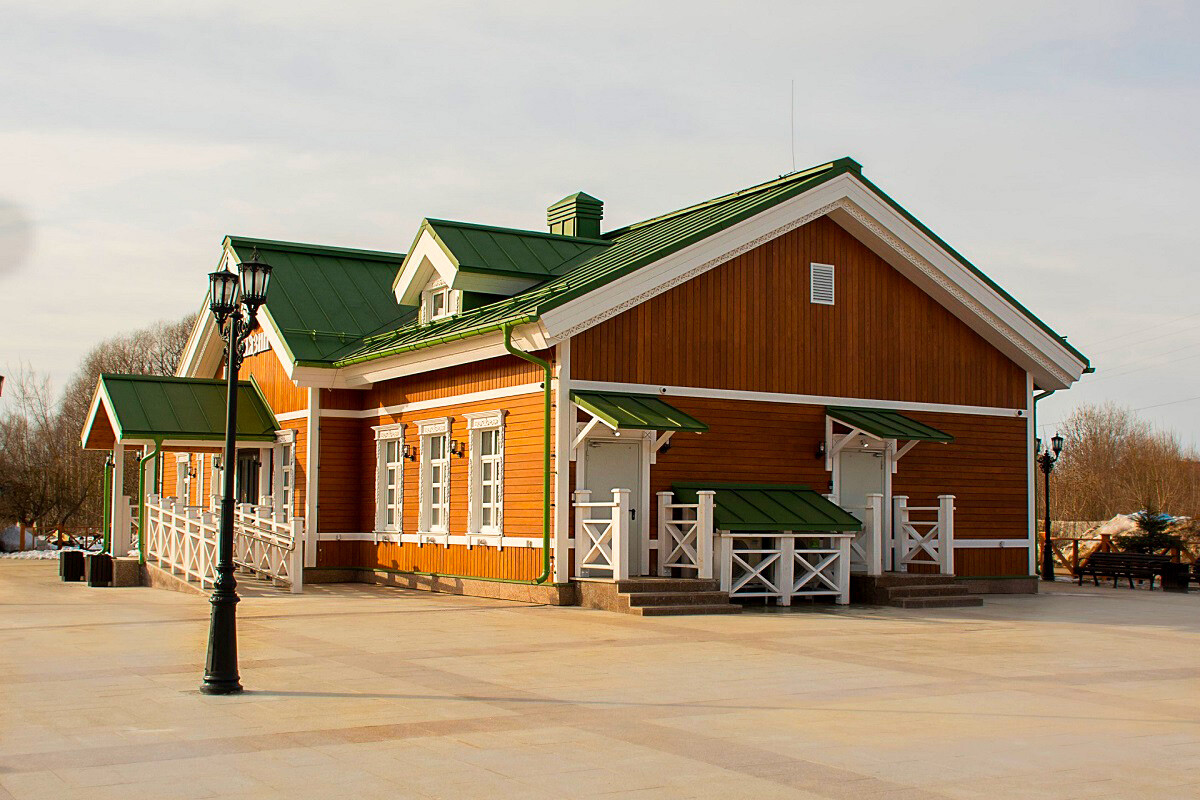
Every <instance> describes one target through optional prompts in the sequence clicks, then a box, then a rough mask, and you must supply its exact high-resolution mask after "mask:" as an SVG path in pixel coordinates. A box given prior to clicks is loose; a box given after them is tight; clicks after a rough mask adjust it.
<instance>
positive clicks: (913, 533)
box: [892, 494, 954, 575]
mask: <svg viewBox="0 0 1200 800" xmlns="http://www.w3.org/2000/svg"><path fill="white" fill-rule="evenodd" d="M892 546H893V548H894V550H893V554H892V558H893V562H892V563H893V565H894V569H896V570H897V571H898V572H906V571H907V570H908V567H909V566H910V565H913V564H917V565H924V566H936V567H937V568H938V571H939V572H941V573H942V574H944V575H953V574H954V495H952V494H943V495H939V496H938V504H937V505H936V506H910V505H909V504H908V497H906V496H904V495H900V496H897V497H894V498H892Z"/></svg>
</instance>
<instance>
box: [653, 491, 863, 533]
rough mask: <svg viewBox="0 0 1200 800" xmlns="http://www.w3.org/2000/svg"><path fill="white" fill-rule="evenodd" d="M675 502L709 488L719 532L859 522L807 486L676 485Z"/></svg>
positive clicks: (846, 527)
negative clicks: (712, 493) (713, 494)
mask: <svg viewBox="0 0 1200 800" xmlns="http://www.w3.org/2000/svg"><path fill="white" fill-rule="evenodd" d="M671 488H672V489H673V490H674V491H675V497H676V498H677V502H680V503H696V502H698V499H697V497H698V496H697V494H696V492H697V491H699V490H700V489H712V490H713V491H715V492H716V495H715V496H714V497H713V519H714V521H715V527H716V528H717V529H718V530H722V531H803V532H813V531H859V530H862V523H861V522H859V521H858V520H857V519H855V518H854V517H853V516H852V515H851V514H849V513H848V512H846V511H844V510H842V509H841V508H840V507H838V506H837V505H835V504H833V503H832V502H830V501H829V500H827V499H825V497H824V496H822V495H820V494H818V493H817V492H815V491H813V490H812V489H810V488H808V487H807V486H797V485H785V484H774V483H766V484H761V483H677V484H675V485H674V486H672V487H671Z"/></svg>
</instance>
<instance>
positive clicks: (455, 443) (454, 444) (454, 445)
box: [450, 439, 467, 458]
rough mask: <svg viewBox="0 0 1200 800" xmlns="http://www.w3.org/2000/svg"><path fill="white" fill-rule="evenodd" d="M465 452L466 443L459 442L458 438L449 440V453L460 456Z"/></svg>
mask: <svg viewBox="0 0 1200 800" xmlns="http://www.w3.org/2000/svg"><path fill="white" fill-rule="evenodd" d="M466 454H467V445H466V443H465V442H460V441H459V440H458V439H451V440H450V455H452V456H458V457H459V458H462V457H463V456H465V455H466Z"/></svg>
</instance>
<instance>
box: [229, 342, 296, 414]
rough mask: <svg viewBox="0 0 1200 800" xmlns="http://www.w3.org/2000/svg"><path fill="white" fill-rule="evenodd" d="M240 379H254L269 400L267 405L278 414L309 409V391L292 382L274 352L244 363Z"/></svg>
mask: <svg viewBox="0 0 1200 800" xmlns="http://www.w3.org/2000/svg"><path fill="white" fill-rule="evenodd" d="M238 377H239V378H240V379H241V380H244V381H247V380H250V378H251V377H253V378H254V380H256V381H257V382H258V386H259V388H260V389H262V393H263V396H264V397H266V398H267V404H268V405H270V406H271V410H272V411H274V412H275V413H276V414H283V413H286V412H288V411H303V410H304V409H306V408H308V389H304V388H301V387H299V386H296V384H295V383H293V382H292V379H291V378H289V377H288V376H287V373H286V372H285V371H284V369H283V364H281V363H279V356H277V355H276V354H275V352H274V351H273V350H268V351H267V352H265V353H258V354H257V355H253V356H250V357H249V358H247V359H246V360H245V361H243V362H242V368H241V370H239V371H238Z"/></svg>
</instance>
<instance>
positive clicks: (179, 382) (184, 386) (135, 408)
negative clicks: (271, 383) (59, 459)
mask: <svg viewBox="0 0 1200 800" xmlns="http://www.w3.org/2000/svg"><path fill="white" fill-rule="evenodd" d="M96 391H97V392H98V393H99V394H100V395H101V397H102V398H103V399H104V400H106V401H107V402H106V403H105V402H100V403H93V404H92V412H91V414H90V415H89V416H88V421H87V428H85V437H84V438H85V440H86V438H87V437H86V432H87V431H90V430H91V428H92V426H93V425H94V423H95V418H96V417H97V416H98V415H99V414H100V408H101V406H106V407H107V408H108V409H111V416H112V417H114V419H112V427H113V431H114V432H115V434H116V437H117V439H118V440H119V441H120V440H129V439H163V440H167V439H184V440H194V441H215V442H220V441H224V439H225V392H226V386H225V381H223V380H219V379H217V380H205V379H203V378H173V377H164V376H160V375H101V376H100V381H99V384H98V385H97V388H96ZM278 428H279V423H278V422H277V421H276V420H275V415H274V414H272V413H271V407H270V406H269V405H268V404H267V401H266V399H265V398H264V397H263V395H262V392H261V391H260V390H259V388H258V385H257V384H255V383H253V382H249V381H240V382H239V383H238V408H237V439H238V441H256V442H257V441H261V442H274V441H275V431H276V430H277V429H278Z"/></svg>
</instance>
